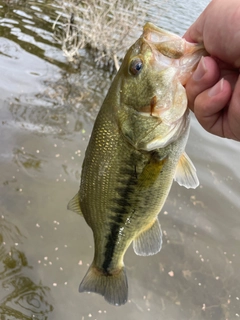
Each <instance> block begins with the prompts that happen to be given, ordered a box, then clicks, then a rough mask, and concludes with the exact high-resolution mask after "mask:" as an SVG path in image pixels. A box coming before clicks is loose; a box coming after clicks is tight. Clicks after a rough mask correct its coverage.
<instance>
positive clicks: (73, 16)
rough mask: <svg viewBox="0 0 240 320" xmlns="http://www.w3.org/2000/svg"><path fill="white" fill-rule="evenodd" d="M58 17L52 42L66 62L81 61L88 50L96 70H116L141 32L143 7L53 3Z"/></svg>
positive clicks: (132, 0) (120, 1) (108, 0)
mask: <svg viewBox="0 0 240 320" xmlns="http://www.w3.org/2000/svg"><path fill="white" fill-rule="evenodd" d="M57 3H58V5H59V8H60V9H61V10H60V12H59V16H58V18H57V20H56V22H55V23H54V26H53V28H54V30H55V38H56V39H57V40H58V41H59V42H60V43H61V45H62V50H63V52H64V55H65V56H66V57H67V58H68V60H69V61H76V60H78V59H81V55H80V52H81V49H83V48H88V49H90V50H91V52H92V53H93V56H94V61H95V63H97V64H98V65H100V66H105V65H111V64H114V65H115V67H116V69H118V68H119V60H121V59H122V57H123V56H124V54H125V52H126V50H127V49H128V48H129V46H130V45H131V44H132V43H133V42H134V41H135V40H136V39H137V37H138V36H139V34H140V33H141V31H142V26H143V24H144V21H145V17H146V4H145V5H144V7H143V5H141V4H140V1H138V0H85V1H84V0H83V1H76V0H65V1H62V0H57Z"/></svg>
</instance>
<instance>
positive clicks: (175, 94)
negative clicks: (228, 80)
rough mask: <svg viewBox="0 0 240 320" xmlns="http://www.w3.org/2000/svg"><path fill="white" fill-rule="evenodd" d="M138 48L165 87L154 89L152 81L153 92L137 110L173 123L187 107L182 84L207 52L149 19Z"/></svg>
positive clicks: (199, 45) (198, 45) (200, 45)
mask: <svg viewBox="0 0 240 320" xmlns="http://www.w3.org/2000/svg"><path fill="white" fill-rule="evenodd" d="M141 49H142V54H143V55H145V54H146V56H147V60H148V63H149V65H150V67H151V68H153V70H154V71H156V72H157V73H158V74H159V83H161V84H163V86H162V87H165V88H164V90H165V91H163V90H162V89H158V87H159V86H158V84H157V83H156V87H157V91H156V95H154V96H153V97H152V98H151V99H150V101H149V104H148V105H146V106H142V107H141V108H139V109H138V111H139V112H140V113H141V114H143V115H145V116H151V117H156V118H159V119H160V120H161V121H164V122H166V123H169V124H170V123H174V122H175V121H177V120H178V119H179V118H181V117H182V116H183V115H184V113H185V111H186V109H187V97H186V93H185V88H184V86H185V85H186V83H187V81H188V79H189V77H190V76H191V74H192V72H193V71H194V70H195V69H196V67H197V64H198V62H199V60H200V58H201V57H202V56H203V55H207V52H206V50H205V48H204V46H203V44H196V43H190V42H187V41H186V40H185V39H183V38H181V37H180V36H178V35H175V34H173V33H171V32H168V31H165V30H162V29H160V28H158V27H156V26H154V25H153V24H151V23H147V24H146V25H145V26H144V28H143V34H142V47H141ZM150 52H151V53H150ZM169 92H170V93H171V94H169ZM174 104H176V106H174ZM173 106H174V108H173ZM173 109H174V110H173Z"/></svg>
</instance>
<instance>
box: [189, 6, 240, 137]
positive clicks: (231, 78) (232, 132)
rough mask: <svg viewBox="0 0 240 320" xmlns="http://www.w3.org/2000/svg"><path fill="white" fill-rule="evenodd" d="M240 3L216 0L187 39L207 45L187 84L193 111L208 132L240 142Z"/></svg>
mask: <svg viewBox="0 0 240 320" xmlns="http://www.w3.org/2000/svg"><path fill="white" fill-rule="evenodd" d="M239 21H240V2H239V0H228V1H226V0H212V1H211V2H210V4H209V5H208V6H207V7H206V9H205V10H204V11H203V13H202V14H201V15H200V16H199V18H198V19H197V20H196V21H195V23H194V24H193V25H192V26H191V27H190V28H189V29H188V30H187V32H186V33H185V35H184V38H185V39H186V40H187V41H190V42H198V43H201V42H203V44H204V46H205V48H206V50H207V52H208V53H209V54H210V56H208V57H203V58H202V59H201V60H200V62H199V64H198V67H197V69H196V71H195V72H194V73H193V75H192V76H191V78H190V79H189V80H188V82H187V84H186V92H187V96H188V100H189V108H190V109H191V110H192V111H193V112H194V113H195V115H196V118H197V119H198V121H199V123H200V124H201V125H202V126H203V128H204V129H206V130H207V131H208V132H210V133H212V134H215V135H218V136H220V137H225V138H229V139H234V140H237V141H240V77H239V68H240V24H239Z"/></svg>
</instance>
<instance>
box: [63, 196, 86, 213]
mask: <svg viewBox="0 0 240 320" xmlns="http://www.w3.org/2000/svg"><path fill="white" fill-rule="evenodd" d="M67 208H68V210H71V211H73V212H75V213H77V214H80V215H81V216H82V215H83V214H82V211H81V208H80V203H79V193H77V194H75V196H74V197H73V198H72V199H71V200H70V201H69V202H68V205H67Z"/></svg>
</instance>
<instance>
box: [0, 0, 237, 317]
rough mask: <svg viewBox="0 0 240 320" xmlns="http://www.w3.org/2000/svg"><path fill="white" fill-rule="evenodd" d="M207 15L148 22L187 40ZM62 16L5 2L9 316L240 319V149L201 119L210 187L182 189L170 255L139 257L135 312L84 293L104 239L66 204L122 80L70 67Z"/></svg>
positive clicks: (195, 131) (134, 268) (0, 17)
mask: <svg viewBox="0 0 240 320" xmlns="http://www.w3.org/2000/svg"><path fill="white" fill-rule="evenodd" d="M206 5H207V1H201V2H199V1H195V0H194V1H189V2H188V1H182V2H178V1H174V0H172V1H169V2H158V1H155V2H152V4H151V8H150V9H149V13H148V20H150V21H152V22H154V23H156V24H158V25H159V26H161V27H164V28H166V29H169V30H171V31H173V32H176V33H178V34H183V33H184V31H185V30H186V29H187V27H188V26H189V25H190V24H191V22H193V21H194V20H195V18H196V17H197V16H198V15H199V14H200V12H201V11H202V10H203V9H204V7H205V6H206ZM57 12H59V9H58V8H57V7H56V6H55V5H54V4H53V3H52V2H51V1H45V2H44V1H40V0H39V1H30V2H24V1H21V2H20V1H19V2H8V1H6V2H4V1H2V0H0V72H1V73H0V74H1V77H0V88H1V97H0V106H1V108H0V119H1V122H0V163H1V166H0V173H1V175H0V177H1V178H0V179H1V180H0V181H1V183H0V195H1V197H0V287H1V290H0V315H1V317H0V318H1V319H4V320H10V319H24V320H25V319H39V320H42V319H54V320H55V319H60V320H63V319H67V318H69V319H71V320H79V319H80V320H86V319H98V320H101V319H107V320H110V319H113V318H114V319H116V320H118V319H122V318H123V317H125V318H126V319H146V318H147V319H151V320H157V319H166V320H176V319H181V320H189V319H191V320H193V319H194V320H208V319H213V320H226V319H228V320H235V319H238V318H239V317H240V277H239V266H240V254H239V246H240V232H239V230H240V215H239V210H240V201H239V187H240V185H239V180H240V173H239V150H240V145H239V144H238V143H236V142H233V141H228V140H223V139H220V138H217V137H214V136H212V135H210V134H208V133H206V132H205V131H204V130H203V129H202V128H201V127H200V126H199V125H198V123H197V122H196V120H194V118H193V121H192V131H191V135H190V139H189V143H188V146H187V152H188V154H189V156H190V157H191V159H192V160H193V162H194V164H195V166H196V168H197V171H198V177H199V180H200V183H201V184H200V187H199V188H198V189H196V190H186V189H185V188H183V187H180V186H178V185H177V184H176V183H174V184H173V187H172V190H171V193H170V195H169V197H168V200H167V202H166V204H165V206H164V209H163V210H162V212H161V213H160V215H159V219H160V222H161V225H162V229H163V232H164V238H163V241H164V243H163V248H162V251H161V252H160V254H158V255H156V256H153V257H148V258H146V257H138V256H136V255H135V254H134V252H133V250H132V248H130V249H129V250H128V252H127V254H126V256H125V264H126V267H127V273H128V279H129V287H130V288H129V299H130V301H129V303H127V304H126V305H125V306H122V307H120V308H116V307H113V306H111V305H108V304H107V303H106V302H105V301H104V300H103V298H102V297H101V296H99V295H94V294H87V293H83V294H79V293H78V286H79V283H80V281H81V279H82V278H83V276H84V275H85V272H86V270H87V268H88V266H89V264H90V263H91V260H92V256H93V239H92V234H91V231H90V229H89V228H88V227H87V225H86V223H85V222H84V220H83V219H82V218H81V217H80V216H78V215H76V214H74V213H72V212H69V211H67V210H66V205H67V203H68V201H69V199H70V198H71V197H72V196H73V195H74V194H75V193H76V191H77V190H78V185H79V177H80V172H81V164H82V160H83V156H84V150H85V148H86V145H87V142H88V140H89V135H90V133H91V129H92V125H93V122H94V119H95V117H96V113H97V110H98V108H99V106H100V105H101V102H102V100H103V98H104V95H105V94H106V92H107V89H108V87H109V85H110V82H111V78H112V77H111V75H109V74H108V72H107V71H104V70H101V69H98V68H96V67H95V66H94V65H93V64H91V63H90V62H89V61H90V60H89V59H83V61H82V62H81V63H80V64H79V66H74V65H71V64H70V63H68V62H67V61H66V59H65V57H64V56H63V54H62V51H61V49H60V46H59V45H58V44H57V43H56V42H55V41H54V39H53V38H52V24H53V22H54V20H55V18H56V16H57Z"/></svg>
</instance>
